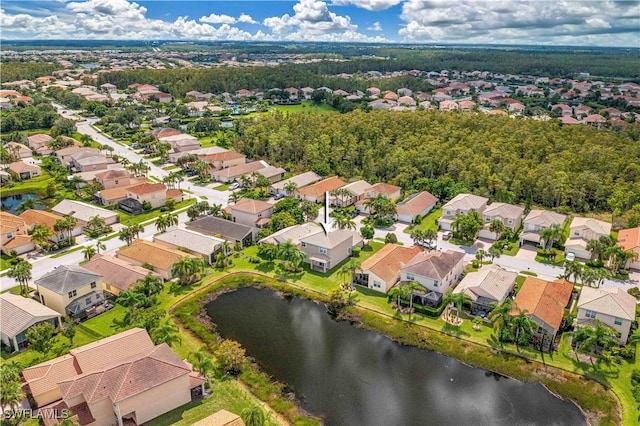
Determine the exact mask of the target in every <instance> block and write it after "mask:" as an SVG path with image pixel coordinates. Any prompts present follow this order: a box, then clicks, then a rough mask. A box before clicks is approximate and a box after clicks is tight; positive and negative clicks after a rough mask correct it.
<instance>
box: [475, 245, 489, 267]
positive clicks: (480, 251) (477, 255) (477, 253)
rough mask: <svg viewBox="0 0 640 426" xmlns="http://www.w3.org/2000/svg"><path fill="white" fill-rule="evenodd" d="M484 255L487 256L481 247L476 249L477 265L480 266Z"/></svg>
mask: <svg viewBox="0 0 640 426" xmlns="http://www.w3.org/2000/svg"><path fill="white" fill-rule="evenodd" d="M485 257H487V252H486V251H484V250H483V249H478V251H477V252H476V260H477V261H478V262H479V263H478V267H482V261H483V260H484V258H485Z"/></svg>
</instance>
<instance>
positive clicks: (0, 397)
mask: <svg viewBox="0 0 640 426" xmlns="http://www.w3.org/2000/svg"><path fill="white" fill-rule="evenodd" d="M2 367H4V366H2ZM24 398H25V393H24V391H23V390H22V383H21V382H20V379H18V380H12V381H4V380H3V382H2V386H0V411H2V412H3V414H4V411H5V409H6V408H9V409H15V408H17V407H18V406H19V405H20V402H21V401H22V400H23V399H24Z"/></svg>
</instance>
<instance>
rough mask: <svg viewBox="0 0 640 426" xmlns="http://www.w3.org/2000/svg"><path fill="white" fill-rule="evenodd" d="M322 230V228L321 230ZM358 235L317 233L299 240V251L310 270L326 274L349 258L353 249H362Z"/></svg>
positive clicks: (339, 232)
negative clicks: (303, 254)
mask: <svg viewBox="0 0 640 426" xmlns="http://www.w3.org/2000/svg"><path fill="white" fill-rule="evenodd" d="M323 229H324V228H323ZM363 245H364V241H363V240H362V237H361V236H360V233H358V232H355V231H351V230H331V231H327V230H326V229H324V232H318V233H317V234H313V235H309V236H307V237H304V238H301V239H300V249H301V250H302V251H304V252H305V253H306V254H307V259H306V262H307V263H308V264H309V266H310V267H311V269H314V270H316V271H320V272H327V271H329V270H331V269H332V268H334V267H335V266H336V265H338V264H339V263H340V262H342V261H343V260H345V259H347V258H348V257H350V256H351V250H352V249H353V247H356V246H357V247H362V246H363Z"/></svg>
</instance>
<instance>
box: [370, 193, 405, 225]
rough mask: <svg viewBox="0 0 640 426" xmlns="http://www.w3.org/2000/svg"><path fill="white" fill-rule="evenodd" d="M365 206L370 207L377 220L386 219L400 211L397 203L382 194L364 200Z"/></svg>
mask: <svg viewBox="0 0 640 426" xmlns="http://www.w3.org/2000/svg"><path fill="white" fill-rule="evenodd" d="M364 206H365V207H367V208H368V209H369V212H370V213H371V215H372V216H373V217H374V218H375V220H380V219H385V218H387V217H388V216H393V215H395V214H396V213H398V209H397V208H396V205H395V203H394V202H393V201H391V200H390V199H389V198H387V197H385V196H384V195H382V194H378V195H376V196H375V198H370V199H368V200H367V201H365V202H364Z"/></svg>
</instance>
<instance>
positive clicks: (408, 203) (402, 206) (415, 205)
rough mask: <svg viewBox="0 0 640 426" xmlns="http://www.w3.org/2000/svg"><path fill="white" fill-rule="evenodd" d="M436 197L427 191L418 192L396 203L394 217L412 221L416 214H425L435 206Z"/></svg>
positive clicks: (401, 220) (402, 220)
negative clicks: (396, 211)
mask: <svg viewBox="0 0 640 426" xmlns="http://www.w3.org/2000/svg"><path fill="white" fill-rule="evenodd" d="M437 203H438V199H437V198H436V197H435V196H433V195H432V194H431V193H429V192H427V191H422V192H418V193H417V194H413V195H411V196H410V197H408V198H406V199H404V200H402V201H401V202H399V203H398V204H396V208H397V210H398V213H397V215H396V218H397V220H398V221H400V222H404V223H413V221H414V220H415V219H416V217H417V216H425V215H427V214H429V212H430V211H431V210H432V209H433V208H434V207H435V205H436V204H437Z"/></svg>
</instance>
